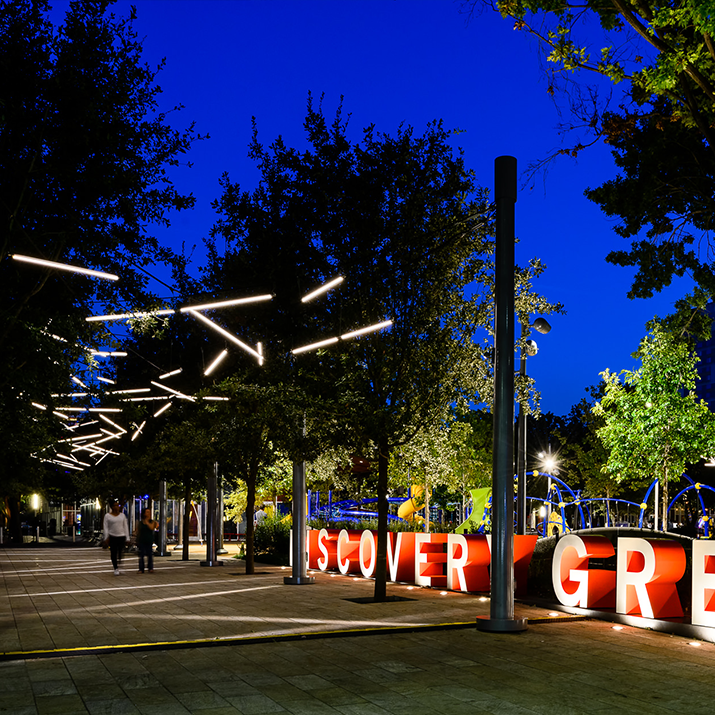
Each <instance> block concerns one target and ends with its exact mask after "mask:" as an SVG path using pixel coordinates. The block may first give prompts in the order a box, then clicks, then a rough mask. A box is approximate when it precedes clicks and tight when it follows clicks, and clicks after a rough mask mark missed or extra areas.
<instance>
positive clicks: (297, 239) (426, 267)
mask: <svg viewBox="0 0 715 715" xmlns="http://www.w3.org/2000/svg"><path fill="white" fill-rule="evenodd" d="M304 126H305V131H306V136H307V141H308V149H306V150H305V151H302V152H301V151H298V150H296V149H293V148H289V147H286V146H285V144H284V142H283V141H282V140H281V139H280V138H279V139H277V140H276V141H274V142H273V143H272V144H271V145H270V146H269V147H268V148H266V147H264V146H263V145H262V144H261V143H260V142H259V140H258V132H257V129H256V128H255V127H254V136H253V140H252V142H251V145H250V156H251V157H252V158H253V159H254V160H255V161H256V162H257V164H258V166H259V168H260V171H261V181H260V184H259V187H258V188H257V189H256V190H255V191H253V192H251V193H249V192H245V191H241V189H240V187H239V186H238V185H236V184H234V183H232V182H231V181H230V179H229V178H228V177H227V176H224V178H223V180H222V185H223V195H222V197H221V198H220V199H219V201H217V202H216V208H217V210H218V211H219V216H220V218H219V221H218V222H217V224H216V226H215V228H214V230H213V232H212V240H211V241H210V242H209V247H208V248H209V258H210V265H209V268H208V270H207V271H206V281H205V285H206V286H207V290H210V291H211V292H212V293H214V294H216V293H218V294H222V292H225V291H227V290H228V289H229V287H230V286H233V285H239V284H240V285H241V286H242V287H243V289H244V290H246V291H247V292H250V291H253V290H256V291H258V292H266V290H269V291H271V292H272V293H273V294H274V299H273V300H272V301H271V303H270V304H266V307H265V308H264V309H262V310H256V311H255V312H254V311H251V312H250V315H249V313H248V312H246V313H245V314H242V315H241V316H236V317H235V318H233V319H231V318H229V317H228V316H227V318H226V324H227V325H233V326H234V330H235V331H236V332H238V331H239V330H240V331H241V332H242V333H244V334H252V335H254V336H258V335H260V336H262V338H265V343H264V348H265V354H266V356H267V358H266V364H265V365H264V366H263V367H262V368H261V371H260V373H255V371H254V375H253V376H252V377H253V379H255V380H258V381H262V382H264V383H267V382H268V381H273V382H274V384H276V383H280V382H282V383H283V384H286V385H292V386H293V387H294V388H295V391H296V392H295V394H296V395H298V394H301V395H303V396H302V397H301V399H302V401H303V403H304V405H305V414H306V419H307V423H308V427H309V429H308V430H307V439H308V440H310V439H311V438H312V439H313V443H312V444H309V443H308V442H306V441H304V440H298V441H296V440H295V438H294V437H292V436H291V435H295V434H296V433H298V432H299V430H298V429H297V425H296V429H294V430H289V431H288V432H286V433H285V434H284V435H283V437H282V439H283V440H285V438H286V437H287V436H288V437H291V439H292V442H293V444H292V446H287V447H286V449H285V450H284V451H286V452H287V453H289V454H291V456H292V457H293V458H296V457H297V458H305V456H304V455H306V454H309V453H310V452H311V451H312V452H314V453H315V454H317V453H319V452H321V451H323V450H324V449H326V448H328V447H330V446H331V445H332V444H342V445H343V446H347V447H348V448H349V449H350V451H351V453H352V454H353V455H355V456H358V457H361V458H363V459H365V460H366V461H369V462H372V463H373V464H375V465H377V474H378V486H377V492H378V513H379V518H378V547H377V559H376V563H377V567H376V582H375V583H376V586H375V596H376V598H377V599H379V600H380V599H384V598H385V584H386V554H387V513H388V503H387V495H388V479H387V465H388V462H389V456H390V452H391V451H392V450H393V449H395V448H396V447H399V446H400V445H403V444H406V443H408V442H409V441H410V440H411V439H413V438H414V436H415V435H417V434H418V433H420V432H421V431H422V430H424V429H425V428H426V427H427V426H428V425H437V424H440V423H446V421H447V419H448V417H449V415H450V412H451V410H452V407H453V405H454V404H455V403H456V402H461V403H464V404H466V402H467V401H470V400H474V399H484V400H485V401H487V400H488V395H489V394H490V391H491V388H490V384H489V379H488V378H489V375H490V370H491V368H490V364H489V360H488V351H487V350H485V348H484V344H483V340H484V339H486V337H487V333H488V329H487V328H486V326H487V325H488V324H489V322H490V320H491V317H492V307H493V306H492V285H491V282H492V281H493V276H492V274H491V272H490V271H491V253H492V252H493V243H492V242H491V240H490V238H489V228H490V226H491V210H490V207H489V204H488V201H487V195H486V192H485V191H484V190H483V189H481V188H479V187H478V185H477V183H476V180H475V178H474V174H473V172H470V171H469V170H467V168H466V167H465V165H464V160H463V157H462V155H461V152H458V151H455V150H454V149H453V148H452V146H451V142H452V138H453V135H452V133H450V132H448V131H446V130H445V129H444V128H443V126H442V124H441V123H440V122H433V123H431V124H430V125H428V127H427V129H426V130H425V132H424V133H423V134H422V135H417V134H416V132H415V131H414V129H413V128H412V127H404V126H403V127H400V128H399V129H398V131H397V132H396V134H395V135H394V136H389V135H386V134H381V133H379V132H377V131H376V129H375V128H374V127H372V126H371V127H368V128H367V129H365V130H364V131H363V135H362V141H361V142H359V143H353V142H352V141H351V140H350V139H349V138H348V135H347V129H348V122H347V120H345V119H344V117H343V116H342V107H340V108H339V109H338V111H337V113H336V116H335V119H334V120H333V121H332V123H330V124H329V123H328V122H327V121H326V118H325V116H324V114H323V111H322V107H320V106H318V107H316V106H315V105H314V103H313V101H312V98H311V97H309V101H308V110H307V116H306V119H305V123H304ZM217 237H222V238H224V239H225V241H226V246H227V247H226V250H225V251H224V252H223V253H221V252H219V251H218V250H217V248H216V242H215V239H216V238H217ZM336 275H342V276H344V277H345V281H344V284H343V285H341V286H340V288H339V289H335V290H334V291H331V292H330V293H328V294H327V295H325V296H323V297H322V298H321V299H320V301H319V302H318V301H316V302H315V303H310V304H304V303H301V302H300V299H301V296H304V295H305V294H306V293H307V292H308V290H310V289H312V288H314V287H316V286H319V285H321V284H323V283H324V282H326V281H327V280H328V279H330V278H333V277H335V276H336ZM387 318H389V319H390V320H392V321H393V324H392V327H390V329H389V330H383V331H382V332H379V333H374V334H371V335H364V336H360V337H355V338H347V337H346V338H344V339H342V340H338V339H337V338H336V339H335V341H334V343H333V344H332V345H331V346H330V347H329V348H327V349H325V350H313V351H309V352H306V353H302V354H300V355H295V357H292V355H291V350H292V349H293V348H295V347H300V346H305V345H308V344H313V343H315V342H316V341H320V340H322V339H324V338H326V337H332V336H336V335H344V336H348V335H349V334H350V331H352V330H354V329H356V328H362V327H363V326H372V325H376V324H378V323H379V322H380V321H384V320H385V319H387ZM480 331H482V332H481V333H480ZM255 339H258V338H257V337H256V338H254V340H255ZM475 339H476V342H475ZM485 396H486V397H485ZM321 411H322V412H321ZM294 413H295V414H296V415H297V414H298V410H294ZM319 428H322V433H321V432H319V431H318V429H319ZM301 455H303V456H301ZM308 459H310V457H308Z"/></svg>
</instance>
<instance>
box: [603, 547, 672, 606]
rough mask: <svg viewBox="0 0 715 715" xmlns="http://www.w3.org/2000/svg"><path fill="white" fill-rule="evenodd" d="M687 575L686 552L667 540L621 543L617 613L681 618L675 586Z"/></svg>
mask: <svg viewBox="0 0 715 715" xmlns="http://www.w3.org/2000/svg"><path fill="white" fill-rule="evenodd" d="M684 573H685V550H684V549H683V547H682V546H681V545H680V544H679V543H678V542H676V541H667V540H665V539H634V538H620V539H618V559H617V578H616V611H617V612H618V613H625V614H636V615H637V614H640V615H642V616H645V617H646V618H680V617H682V615H683V608H682V606H681V605H680V599H679V598H678V590H677V588H676V586H675V584H676V583H677V582H678V581H679V580H680V579H681V578H682V577H683V574H684Z"/></svg>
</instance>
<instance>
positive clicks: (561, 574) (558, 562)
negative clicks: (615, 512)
mask: <svg viewBox="0 0 715 715" xmlns="http://www.w3.org/2000/svg"><path fill="white" fill-rule="evenodd" d="M614 553H615V551H614V549H613V545H612V544H611V542H610V541H609V540H608V539H606V538H604V537H602V536H583V537H581V536H578V535H577V534H567V535H566V536H564V537H562V538H561V539H559V541H558V543H557V544H556V549H555V550H554V560H553V562H552V565H551V581H552V583H553V586H554V593H555V594H556V598H558V599H559V602H560V603H562V604H563V605H564V606H580V607H581V608H613V606H614V605H615V602H616V595H615V591H616V573H615V571H589V568H588V560H589V559H590V558H608V557H609V556H613V555H614Z"/></svg>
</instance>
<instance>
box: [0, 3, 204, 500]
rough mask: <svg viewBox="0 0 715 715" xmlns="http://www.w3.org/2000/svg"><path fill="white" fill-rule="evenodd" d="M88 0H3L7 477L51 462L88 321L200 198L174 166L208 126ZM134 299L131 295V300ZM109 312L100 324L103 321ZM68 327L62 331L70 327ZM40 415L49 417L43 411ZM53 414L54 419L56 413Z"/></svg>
mask: <svg viewBox="0 0 715 715" xmlns="http://www.w3.org/2000/svg"><path fill="white" fill-rule="evenodd" d="M108 6H109V3H108V2H88V1H78V2H73V3H71V4H70V5H69V9H68V12H67V15H66V17H65V21H64V23H63V24H62V25H61V26H58V27H55V26H54V25H53V24H52V23H51V21H50V20H49V19H48V13H49V5H48V4H47V3H46V2H42V1H38V2H30V1H29V0H15V1H13V2H7V1H4V2H0V77H2V80H1V84H0V207H1V208H2V211H1V212H0V213H1V217H0V431H2V433H3V435H4V437H3V440H2V447H1V448H0V482H1V483H3V484H4V489H5V491H8V490H12V489H14V488H16V487H18V486H19V485H18V483H17V482H18V480H25V479H27V478H28V476H29V475H30V474H31V473H32V472H33V469H34V471H35V472H38V468H37V465H36V464H35V463H33V461H32V460H31V458H30V455H31V454H32V453H33V452H35V451H36V450H37V449H38V448H39V447H41V446H43V445H45V444H47V443H48V441H50V440H51V439H52V437H53V434H54V433H55V430H54V426H55V425H56V424H57V420H55V419H54V418H52V417H49V416H48V415H49V414H50V412H49V411H47V412H46V413H44V417H43V416H42V415H40V413H39V411H38V410H37V409H36V408H34V407H32V406H31V404H30V403H31V402H38V403H42V404H44V405H47V406H52V405H53V404H54V403H55V398H53V397H52V395H54V394H59V393H66V392H68V391H70V390H69V386H70V384H71V383H70V375H71V374H72V372H73V370H74V369H76V365H77V363H78V361H82V360H85V361H86V359H87V355H86V353H85V352H84V351H83V349H82V348H80V347H79V346H78V343H82V344H84V345H89V346H96V345H97V344H98V341H101V342H104V341H106V339H107V336H106V335H102V334H97V328H96V327H94V328H92V327H91V326H90V324H88V323H85V322H84V317H85V316H86V315H88V314H91V312H93V311H92V310H91V309H90V308H91V307H97V304H96V303H94V302H93V301H100V303H103V304H104V305H103V307H106V308H111V307H113V306H117V304H118V303H121V302H122V299H124V300H127V301H132V304H134V301H138V300H141V301H142V304H144V305H150V304H151V298H150V297H149V296H148V295H147V293H146V280H147V279H146V276H145V275H144V274H143V273H142V272H141V269H142V268H144V267H146V266H147V265H150V264H152V263H153V262H157V261H170V260H172V254H171V252H170V251H168V250H166V249H164V248H162V247H161V246H160V245H159V243H158V242H157V240H156V238H154V237H153V236H152V235H151V232H150V226H151V224H154V223H163V224H167V223H168V212H169V211H170V210H172V209H183V208H188V207H190V206H191V205H192V204H193V198H192V197H191V196H183V195H181V194H179V193H178V192H177V191H176V190H175V188H174V186H173V184H172V181H171V179H170V177H169V175H168V173H167V172H168V170H169V168H170V167H171V166H174V165H176V164H177V163H178V162H179V159H180V158H181V157H182V155H183V154H184V153H185V152H186V151H187V150H188V149H189V146H190V144H191V142H192V141H193V140H194V139H195V138H196V135H195V134H194V132H193V129H191V128H189V129H188V130H187V131H185V132H179V131H176V130H174V129H172V128H171V127H170V126H169V125H168V123H167V122H166V116H165V114H163V113H161V112H160V111H159V110H158V98H159V94H160V89H159V87H158V86H157V85H156V84H155V81H154V80H155V75H156V71H155V70H152V69H150V68H149V67H147V66H146V65H145V64H144V63H143V62H142V60H141V50H142V47H141V42H140V41H139V39H138V38H137V36H136V34H135V32H134V30H133V29H132V20H131V18H121V17H117V16H115V15H114V14H112V13H110V12H109V11H108ZM13 254H22V255H30V256H33V257H38V258H44V259H48V260H52V261H57V262H61V263H69V264H74V265H79V266H84V267H88V268H95V269H99V270H101V271H108V272H110V273H113V274H116V275H118V276H119V277H120V280H119V281H118V282H116V283H114V282H111V283H110V282H108V281H99V280H96V279H92V278H88V277H86V276H77V275H73V274H69V273H59V272H57V271H51V270H48V269H44V268H39V267H31V266H28V265H26V264H20V263H18V262H16V261H13V260H10V258H9V257H10V256H11V255H13ZM124 307H126V304H125V306H124ZM95 325H96V324H95ZM58 338H59V339H58ZM38 417H39V421H36V419H37V418H38ZM43 420H44V421H43Z"/></svg>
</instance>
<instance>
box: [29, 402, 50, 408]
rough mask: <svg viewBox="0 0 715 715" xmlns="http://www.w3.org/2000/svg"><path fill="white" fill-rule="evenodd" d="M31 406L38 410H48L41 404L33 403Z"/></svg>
mask: <svg viewBox="0 0 715 715" xmlns="http://www.w3.org/2000/svg"><path fill="white" fill-rule="evenodd" d="M30 404H31V405H32V406H33V407H37V409H38V410H46V409H47V408H46V407H45V406H44V405H41V404H40V403H39V402H31V403H30Z"/></svg>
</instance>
